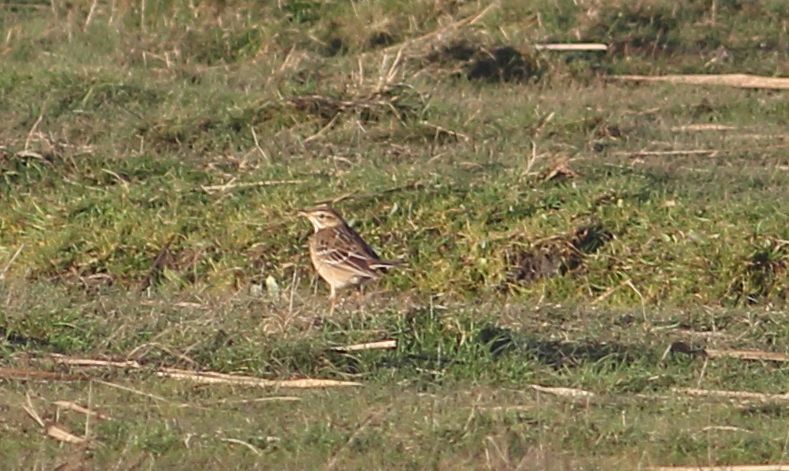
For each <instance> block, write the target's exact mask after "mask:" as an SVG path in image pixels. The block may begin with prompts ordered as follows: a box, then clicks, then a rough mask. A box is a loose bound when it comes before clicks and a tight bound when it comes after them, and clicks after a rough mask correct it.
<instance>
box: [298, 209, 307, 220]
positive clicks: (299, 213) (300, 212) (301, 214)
mask: <svg viewBox="0 0 789 471" xmlns="http://www.w3.org/2000/svg"><path fill="white" fill-rule="evenodd" d="M296 214H298V215H299V216H304V217H305V218H308V217H309V215H308V214H307V211H301V210H299V212H298V213H296Z"/></svg>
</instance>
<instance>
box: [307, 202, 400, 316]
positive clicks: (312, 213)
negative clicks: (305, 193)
mask: <svg viewBox="0 0 789 471" xmlns="http://www.w3.org/2000/svg"><path fill="white" fill-rule="evenodd" d="M299 214H300V215H301V216H304V217H306V218H307V219H309V220H310V222H311V223H312V226H313V228H314V229H315V233H313V234H312V236H310V240H309V247H310V258H311V259H312V264H313V265H314V266H315V270H316V271H317V272H318V275H320V277H321V278H323V280H324V281H326V283H328V284H329V288H330V289H331V293H330V294H329V299H331V301H332V311H333V310H334V302H335V298H336V296H337V290H339V289H342V288H346V287H348V286H356V285H360V284H362V283H364V282H366V281H369V280H374V279H377V278H378V277H379V276H380V272H381V270H383V269H387V268H391V267H393V266H395V265H397V264H398V263H397V262H390V261H386V260H381V259H380V257H378V254H376V253H375V251H374V250H373V249H372V248H370V246H369V245H367V243H365V241H364V240H363V239H362V238H361V236H359V234H357V233H356V231H354V230H353V229H351V227H350V226H348V224H347V223H346V222H345V220H344V219H343V218H342V216H340V214H339V213H338V212H337V211H335V210H334V209H332V208H330V207H329V206H318V207H317V208H313V209H308V210H305V211H300V212H299Z"/></svg>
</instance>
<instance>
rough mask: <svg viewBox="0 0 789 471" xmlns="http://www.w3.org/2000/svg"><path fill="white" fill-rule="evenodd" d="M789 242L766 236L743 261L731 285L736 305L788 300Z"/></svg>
mask: <svg viewBox="0 0 789 471" xmlns="http://www.w3.org/2000/svg"><path fill="white" fill-rule="evenodd" d="M787 268H789V241H786V240H780V239H775V238H767V239H765V241H764V243H762V244H760V246H759V247H756V248H755V249H754V251H753V252H752V253H751V254H750V255H749V256H748V257H747V258H746V259H745V260H743V262H742V263H741V265H740V267H739V270H738V274H737V275H736V276H735V277H734V279H733V280H732V282H731V283H730V284H729V297H730V298H731V299H733V300H734V302H735V303H736V304H740V303H743V302H744V303H746V304H755V303H758V302H760V301H763V300H766V299H780V300H784V301H785V300H786V299H787V297H788V295H789V271H787Z"/></svg>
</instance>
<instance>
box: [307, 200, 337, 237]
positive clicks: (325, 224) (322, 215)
mask: <svg viewBox="0 0 789 471" xmlns="http://www.w3.org/2000/svg"><path fill="white" fill-rule="evenodd" d="M299 216H304V217H305V218H307V219H309V220H310V222H311V223H312V227H314V228H315V232H318V231H319V230H321V229H326V228H329V227H337V226H341V225H343V224H345V221H344V220H343V219H342V216H340V213H338V212H337V211H335V210H333V209H332V208H330V207H328V206H318V207H317V208H312V209H305V210H303V211H299Z"/></svg>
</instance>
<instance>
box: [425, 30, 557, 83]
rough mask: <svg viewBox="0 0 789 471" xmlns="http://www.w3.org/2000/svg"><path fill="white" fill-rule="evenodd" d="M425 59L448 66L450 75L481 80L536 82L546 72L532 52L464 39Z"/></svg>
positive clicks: (434, 52) (442, 48)
mask: <svg viewBox="0 0 789 471" xmlns="http://www.w3.org/2000/svg"><path fill="white" fill-rule="evenodd" d="M426 59H427V62H428V63H431V64H437V65H439V66H440V67H444V68H446V67H449V68H450V70H451V71H452V72H451V74H452V75H455V76H463V77H465V78H467V79H469V80H475V81H483V82H496V83H498V82H516V83H527V82H537V81H539V80H540V79H541V78H542V76H543V74H544V73H545V71H546V66H545V64H544V63H543V62H542V61H541V60H539V58H538V57H537V56H536V54H532V53H526V52H523V51H522V50H520V49H517V48H515V47H513V46H511V45H496V46H492V47H486V46H484V45H475V44H472V43H471V42H469V41H468V40H459V41H455V42H452V43H449V44H447V45H445V46H443V47H441V48H439V49H437V50H434V51H432V52H430V53H429V54H428V55H427V56H426Z"/></svg>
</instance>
